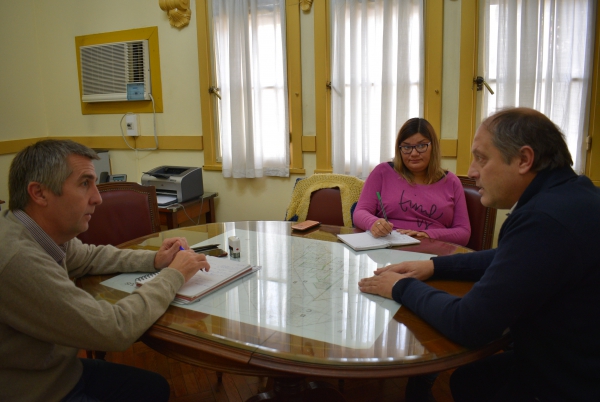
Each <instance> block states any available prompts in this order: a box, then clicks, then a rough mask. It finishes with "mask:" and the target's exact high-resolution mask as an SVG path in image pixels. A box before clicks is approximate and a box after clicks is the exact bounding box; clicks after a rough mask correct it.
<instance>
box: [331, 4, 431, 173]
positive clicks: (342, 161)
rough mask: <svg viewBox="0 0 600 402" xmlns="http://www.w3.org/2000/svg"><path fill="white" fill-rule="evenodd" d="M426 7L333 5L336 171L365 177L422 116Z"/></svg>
mask: <svg viewBox="0 0 600 402" xmlns="http://www.w3.org/2000/svg"><path fill="white" fill-rule="evenodd" d="M423 14H424V13H423V3H422V1H421V0H412V1H393V2H384V1H368V2H365V1H362V2H355V1H345V0H331V38H332V39H331V46H332V73H331V77H332V78H331V91H332V94H331V108H332V112H331V114H332V119H331V133H332V152H333V156H332V159H333V172H334V173H341V174H350V175H354V176H358V177H362V178H366V177H367V176H368V175H369V173H370V172H371V170H372V169H373V168H374V167H375V166H376V165H377V164H379V163H381V162H383V161H386V160H390V159H392V158H393V157H394V142H395V139H396V135H397V133H398V130H399V129H400V127H401V126H402V124H404V122H405V121H406V120H408V119H409V118H411V117H418V116H423V108H424V105H423V91H424V36H423V35H424V33H423V22H424V19H423Z"/></svg>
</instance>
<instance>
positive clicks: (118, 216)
mask: <svg viewBox="0 0 600 402" xmlns="http://www.w3.org/2000/svg"><path fill="white" fill-rule="evenodd" d="M98 191H99V192H100V195H101V196H102V204H100V205H98V206H96V210H95V211H94V214H93V215H92V219H91V220H90V225H89V229H88V230H87V231H85V232H83V233H81V234H80V235H79V236H77V237H78V238H79V239H80V240H81V241H82V242H84V243H87V244H95V245H105V244H112V245H114V246H116V245H119V244H121V243H125V242H126V241H129V240H132V239H135V238H138V237H141V236H145V235H148V234H152V233H158V232H160V216H159V214H158V203H157V201H156V188H155V187H154V186H141V185H139V184H137V183H130V182H110V183H102V184H98Z"/></svg>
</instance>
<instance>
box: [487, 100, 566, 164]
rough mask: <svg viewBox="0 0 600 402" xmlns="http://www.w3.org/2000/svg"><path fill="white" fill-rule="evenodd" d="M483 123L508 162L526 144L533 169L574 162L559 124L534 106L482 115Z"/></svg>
mask: <svg viewBox="0 0 600 402" xmlns="http://www.w3.org/2000/svg"><path fill="white" fill-rule="evenodd" d="M482 126H484V127H485V128H486V129H487V130H488V131H489V132H490V134H491V135H492V141H493V143H494V146H495V147H496V148H498V150H499V151H500V153H501V154H502V156H503V157H504V161H505V162H506V163H507V164H509V163H510V162H511V161H512V159H513V158H514V157H516V156H518V155H519V152H520V150H521V147H523V146H525V145H528V146H530V147H531V148H532V149H533V152H534V158H533V164H532V166H531V169H532V170H533V171H534V172H539V171H541V170H544V169H557V168H561V167H565V166H572V165H573V159H572V158H571V153H570V152H569V148H568V146H567V143H566V141H565V137H564V135H563V133H562V132H561V131H560V128H558V127H557V126H556V125H555V124H554V123H553V122H552V121H551V120H550V119H549V118H548V117H546V116H545V115H544V114H542V113H540V112H538V111H537V110H534V109H529V108H510V109H505V110H502V111H500V112H498V113H495V114H493V115H492V116H490V117H488V118H487V119H485V120H484V122H483V123H482Z"/></svg>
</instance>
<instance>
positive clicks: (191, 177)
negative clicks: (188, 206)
mask: <svg viewBox="0 0 600 402" xmlns="http://www.w3.org/2000/svg"><path fill="white" fill-rule="evenodd" d="M142 186H154V187H156V195H157V196H159V197H160V196H171V197H177V200H176V202H185V201H189V200H191V199H194V198H198V197H200V196H202V194H204V189H203V186H202V169H201V168H198V167H183V166H159V167H157V168H154V169H152V170H150V171H148V172H144V174H143V175H142ZM173 202H175V200H173Z"/></svg>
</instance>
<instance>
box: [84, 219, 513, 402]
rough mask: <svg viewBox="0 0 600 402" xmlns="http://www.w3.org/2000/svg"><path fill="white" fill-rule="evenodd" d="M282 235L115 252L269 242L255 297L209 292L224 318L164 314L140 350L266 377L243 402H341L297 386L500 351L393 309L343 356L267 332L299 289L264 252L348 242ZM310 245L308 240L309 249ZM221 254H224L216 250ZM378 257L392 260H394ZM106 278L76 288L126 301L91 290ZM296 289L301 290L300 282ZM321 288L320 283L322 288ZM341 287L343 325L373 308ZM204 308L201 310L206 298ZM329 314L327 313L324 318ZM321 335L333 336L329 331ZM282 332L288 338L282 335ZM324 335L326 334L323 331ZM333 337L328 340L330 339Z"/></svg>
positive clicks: (315, 234)
mask: <svg viewBox="0 0 600 402" xmlns="http://www.w3.org/2000/svg"><path fill="white" fill-rule="evenodd" d="M290 226H291V223H290V222H237V223H218V224H208V225H199V226H195V227H188V228H181V229H176V230H171V231H167V232H161V233H159V234H154V235H150V236H146V237H144V238H140V239H138V240H134V241H131V242H128V243H125V244H124V245H122V247H127V248H146V249H157V248H158V246H159V245H160V244H161V243H162V240H163V239H165V238H168V237H173V236H184V237H186V238H187V239H188V243H190V244H195V243H198V242H202V241H207V240H208V239H211V238H214V237H216V236H219V235H222V234H225V235H226V236H227V235H228V234H229V233H231V231H232V230H233V231H237V233H254V234H255V235H256V237H257V238H260V237H261V236H262V237H263V238H265V239H267V240H266V241H267V242H268V243H269V244H268V247H265V245H261V244H260V241H258V243H257V244H258V246H257V247H259V248H262V249H264V248H268V249H269V250H268V252H267V251H265V250H263V251H261V250H258V252H259V254H260V255H261V256H262V257H261V258H262V261H261V264H262V265H263V268H262V269H261V270H260V271H259V272H258V273H255V274H253V275H261V276H260V277H257V279H255V280H256V281H257V282H258V283H261V285H260V286H259V287H258V288H259V291H257V292H256V294H254V295H253V296H252V297H249V296H244V293H243V292H241V290H240V292H239V293H236V291H237V289H236V288H235V286H237V285H234V284H235V283H240V286H244V285H243V283H245V281H237V282H235V283H234V284H232V285H231V286H234V289H233V290H230V289H231V288H226V289H224V290H222V295H221V296H218V295H219V292H217V293H216V294H215V295H214V296H215V297H222V298H224V297H226V299H224V300H225V302H226V303H228V306H227V307H228V310H230V311H231V313H232V315H231V316H230V317H225V316H221V315H217V314H211V313H209V312H203V311H193V310H189V309H184V308H181V307H177V306H174V305H172V306H170V307H169V308H168V310H167V311H166V312H165V314H164V315H163V316H162V317H161V318H160V319H159V320H158V321H157V322H156V323H155V324H154V325H153V326H152V327H151V328H150V329H149V330H148V331H147V332H146V333H145V334H144V335H143V337H142V341H143V342H144V343H146V344H147V345H149V346H150V347H152V348H153V349H155V350H157V351H158V352H160V353H163V354H165V355H167V356H169V357H172V358H174V359H177V360H180V361H183V362H186V363H191V364H194V365H198V366H201V367H204V368H207V369H210V370H216V371H220V372H229V373H234V374H242V375H252V376H267V377H270V378H273V379H274V389H273V391H272V392H271V393H268V394H260V395H258V396H255V397H253V398H251V400H252V401H259V400H266V399H268V400H274V401H287V400H307V401H318V400H323V401H328V402H331V401H334V400H343V397H342V396H341V394H340V393H339V392H338V391H337V390H336V389H334V388H331V387H329V388H327V387H325V388H321V387H319V386H317V385H315V384H312V383H311V385H307V384H306V382H305V381H304V380H305V378H306V377H312V378H314V377H326V378H338V379H353V378H360V379H373V378H391V377H403V376H414V375H420V374H426V373H432V372H438V371H443V370H447V369H450V368H453V367H457V366H460V365H463V364H467V363H470V362H472V361H475V360H478V359H481V358H483V357H486V356H488V355H491V354H493V353H494V352H496V351H498V350H499V349H501V348H502V347H503V346H504V345H505V344H506V340H505V339H499V340H497V341H495V342H492V343H490V344H488V345H486V346H483V347H480V348H476V349H470V348H466V347H463V346H460V345H458V344H455V343H453V342H452V341H450V340H448V339H446V338H445V337H444V336H443V335H442V334H440V333H439V332H438V331H436V330H435V329H433V328H432V327H431V326H429V325H428V324H426V323H425V322H424V321H422V320H421V319H420V318H419V317H417V316H416V315H415V314H413V313H412V312H411V311H409V310H408V309H406V308H402V307H401V308H400V309H399V310H398V311H397V312H396V313H395V315H393V318H392V317H391V316H390V317H389V318H390V320H389V322H388V320H383V322H384V324H383V325H384V330H383V332H382V333H381V334H379V335H373V336H371V338H372V345H370V346H368V347H362V348H353V347H350V346H343V345H340V344H335V343H329V342H326V341H323V340H317V339H313V338H311V337H309V336H302V335H298V333H297V332H296V333H293V331H291V329H293V328H291V321H292V320H291V319H290V318H288V320H290V323H289V325H288V324H286V325H287V326H286V325H284V326H283V328H284V329H282V330H274V329H273V328H272V327H270V326H269V325H267V324H268V322H269V321H270V320H271V321H277V320H279V321H281V320H282V319H283V318H284V317H285V313H282V314H280V315H278V314H273V315H270V312H271V311H273V309H275V311H282V312H284V311H286V310H290V309H293V308H295V306H294V305H293V303H291V302H290V301H289V300H287V301H286V300H285V297H280V294H279V293H278V291H277V289H283V290H284V291H288V292H296V293H298V290H299V289H300V293H302V290H301V289H302V286H300V287H298V284H295V283H296V282H297V281H296V280H295V279H294V276H293V275H292V273H289V274H287V273H285V275H283V273H279V272H278V270H284V271H285V270H286V269H287V268H283V267H273V266H272V264H271V263H270V262H269V256H270V255H272V254H271V253H278V255H281V254H285V255H289V257H287V258H289V259H290V260H293V259H295V258H297V254H295V251H294V249H293V248H294V247H295V246H293V244H294V242H295V240H293V239H294V238H296V237H301V238H304V239H310V240H312V241H311V242H305V241H303V240H302V241H301V242H302V243H303V244H304V243H310V244H311V247H319V245H321V244H323V243H321V242H337V238H336V234H338V233H352V231H353V229H348V228H343V227H336V226H327V225H321V226H319V227H317V228H314V229H311V230H309V231H307V232H296V231H292V229H291V227H290ZM269 236H271V237H269ZM273 236H278V238H279V239H280V240H279V241H277V242H273V240H272V238H273ZM290 236H292V238H290ZM269 239H270V240H269ZM286 239H288V240H286ZM315 240H317V241H316V242H315ZM274 243H279V244H274ZM223 246H225V247H226V245H222V247H223ZM326 246H327V247H331V248H332V249H333V247H336V248H335V250H337V251H336V253H338V255H341V256H342V257H341V259H342V260H343V259H344V258H351V257H352V253H353V252H352V251H351V250H350V249H349V248H347V251H345V250H344V249H342V250H341V254H340V248H343V247H346V246H341V243H340V246H338V245H331V244H330V243H327V244H326ZM247 247H250V248H251V247H252V244H251V243H248V244H245V243H244V242H243V241H242V257H244V253H249V252H250V251H251V250H247V249H245V248H247ZM402 250H406V251H415V252H421V253H429V254H436V255H449V254H454V253H463V252H469V251H470V250H468V249H466V248H464V247H460V246H456V245H454V244H450V243H444V242H441V241H436V240H431V239H424V240H423V241H422V242H421V244H419V245H414V246H405V247H403V248H402ZM387 252H388V253H396V251H387ZM261 253H262V254H261ZM363 254H364V253H363ZM392 255H396V254H392ZM315 264H318V265H323V264H324V263H323V261H322V260H320V262H315ZM343 269H347V268H343ZM361 272H362V271H361ZM280 274H281V275H283V276H280ZM286 275H288V276H287V277H289V279H288V280H287V281H282V280H279V278H280V277H286ZM106 278H107V277H106V276H104V277H102V276H101V277H98V276H95V277H94V276H90V277H86V278H84V280H83V281H82V284H83V287H84V289H86V290H87V291H88V292H90V293H91V294H93V295H94V296H95V297H97V298H102V299H104V300H108V301H111V302H115V301H116V300H119V299H121V298H122V297H124V296H126V293H124V292H122V291H118V290H116V289H112V288H108V287H106V286H104V285H101V284H100V282H101V281H102V280H104V279H106ZM249 278H250V277H249ZM309 279H310V278H308V277H306V278H304V280H309ZM300 280H301V281H302V278H300ZM326 281H327V280H326V279H325V280H324V283H325V282H326ZM292 282H293V283H292ZM353 282H354V279H353ZM429 283H430V284H431V285H432V286H434V287H436V288H440V289H443V290H445V291H447V292H449V293H451V294H455V295H464V294H465V293H466V292H468V290H469V289H470V288H471V286H472V283H467V282H458V281H456V282H454V281H430V282H429ZM300 285H302V283H300ZM354 286H356V288H354ZM347 287H348V290H347V294H348V299H352V297H354V299H353V300H355V301H358V303H356V304H352V303H351V302H349V303H348V306H347V308H348V312H343V315H344V316H345V317H350V316H351V315H352V314H350V312H351V310H352V309H355V308H356V305H359V304H361V303H363V304H364V303H369V301H373V300H374V301H376V302H379V301H382V300H384V299H378V296H372V295H369V296H366V295H363V294H361V293H360V292H359V291H358V292H357V288H358V286H357V284H356V283H348V284H347ZM240 289H242V288H240ZM231 292H233V293H231ZM357 293H358V294H357ZM206 300H207V302H208V300H209V299H208V298H207V299H206ZM215 303H216V302H215ZM248 304H251V305H253V306H254V305H256V306H257V307H256V312H257V316H259V318H258V319H257V323H254V324H252V323H248V322H244V321H243V320H240V319H236V314H235V313H236V312H237V311H238V310H240V309H242V308H243V307H245V306H246V305H248ZM332 308H333V307H332ZM369 311H370V310H369ZM391 311H392V312H391V313H390V314H393V311H395V309H394V310H391ZM335 313H336V312H331V314H335ZM370 314H371V313H370V312H367V314H363V315H362V316H361V317H360V319H356V320H355V321H360V320H363V321H364V320H367V321H368V320H375V321H376V317H375V315H373V317H375V318H372V317H370ZM348 321H350V318H348ZM324 325H330V324H324ZM355 326H356V323H355ZM331 327H332V328H336V327H335V326H331ZM351 327H352V325H351V323H349V322H342V323H340V324H339V329H340V331H341V330H343V331H348V333H349V334H351V335H353V336H357V333H352V331H351V330H350V328H351ZM373 327H374V326H373ZM287 328H290V330H289V331H288V330H287ZM365 328H367V330H366V332H367V333H362V332H361V333H360V334H358V335H359V336H364V337H367V338H368V337H369V336H370V334H369V333H368V332H369V331H371V327H370V326H366V327H365ZM332 332H335V331H333V330H332ZM363 332H364V331H363ZM333 335H334V337H335V336H336V334H333ZM344 336H345V335H344ZM294 398H298V399H294Z"/></svg>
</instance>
